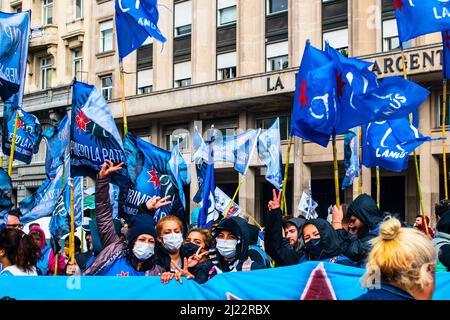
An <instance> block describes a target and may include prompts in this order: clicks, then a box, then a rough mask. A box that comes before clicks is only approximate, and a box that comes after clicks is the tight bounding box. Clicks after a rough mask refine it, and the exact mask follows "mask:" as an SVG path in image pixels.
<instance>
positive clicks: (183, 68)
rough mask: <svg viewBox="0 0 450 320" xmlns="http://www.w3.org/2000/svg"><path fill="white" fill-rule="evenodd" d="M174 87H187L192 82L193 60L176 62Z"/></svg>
mask: <svg viewBox="0 0 450 320" xmlns="http://www.w3.org/2000/svg"><path fill="white" fill-rule="evenodd" d="M173 79H174V87H175V88H179V87H186V86H189V85H190V84H191V62H190V61H187V62H181V63H176V64H174V78H173Z"/></svg>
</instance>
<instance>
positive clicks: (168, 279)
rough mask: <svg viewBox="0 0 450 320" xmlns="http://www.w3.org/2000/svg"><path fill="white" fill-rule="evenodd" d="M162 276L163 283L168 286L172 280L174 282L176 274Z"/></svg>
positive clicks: (167, 273)
mask: <svg viewBox="0 0 450 320" xmlns="http://www.w3.org/2000/svg"><path fill="white" fill-rule="evenodd" d="M160 276H161V282H162V283H164V284H168V283H169V281H170V280H172V278H173V277H174V276H175V274H174V273H172V272H163V273H162V274H160Z"/></svg>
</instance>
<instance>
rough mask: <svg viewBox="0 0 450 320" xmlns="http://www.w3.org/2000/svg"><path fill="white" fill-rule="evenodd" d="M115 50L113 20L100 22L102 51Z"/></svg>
mask: <svg viewBox="0 0 450 320" xmlns="http://www.w3.org/2000/svg"><path fill="white" fill-rule="evenodd" d="M111 50H113V21H112V20H109V21H105V22H102V23H100V52H106V51H111Z"/></svg>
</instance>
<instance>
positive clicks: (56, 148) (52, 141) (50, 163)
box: [44, 115, 70, 179]
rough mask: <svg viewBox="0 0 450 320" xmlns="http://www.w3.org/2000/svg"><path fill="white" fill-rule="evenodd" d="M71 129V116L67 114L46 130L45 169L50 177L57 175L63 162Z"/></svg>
mask: <svg viewBox="0 0 450 320" xmlns="http://www.w3.org/2000/svg"><path fill="white" fill-rule="evenodd" d="M69 130H70V118H69V116H68V115H66V116H65V117H64V118H63V119H62V120H61V122H60V123H59V124H58V125H57V126H54V127H51V128H49V129H47V130H45V131H44V138H45V142H46V144H47V155H46V158H45V171H46V173H47V176H48V177H49V178H50V179H51V178H53V177H55V175H56V170H57V169H58V167H59V166H61V165H62V164H63V161H64V156H65V154H66V148H67V145H68V143H69V133H70V132H69Z"/></svg>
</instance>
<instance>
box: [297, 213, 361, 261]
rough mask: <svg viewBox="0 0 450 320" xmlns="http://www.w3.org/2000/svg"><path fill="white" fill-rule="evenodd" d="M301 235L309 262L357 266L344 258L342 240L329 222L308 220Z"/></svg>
mask: <svg viewBox="0 0 450 320" xmlns="http://www.w3.org/2000/svg"><path fill="white" fill-rule="evenodd" d="M301 235H302V239H303V241H304V243H305V252H306V258H307V260H309V261H322V262H330V263H338V264H343V265H346V266H354V265H355V264H354V263H353V262H352V261H351V260H350V259H349V258H347V257H346V256H344V254H343V249H342V247H341V240H340V239H339V237H338V235H337V233H336V230H334V228H333V226H332V225H331V224H330V223H329V222H328V221H326V220H324V219H320V218H319V219H312V220H308V221H307V222H305V224H304V225H303V228H302V231H301Z"/></svg>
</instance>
